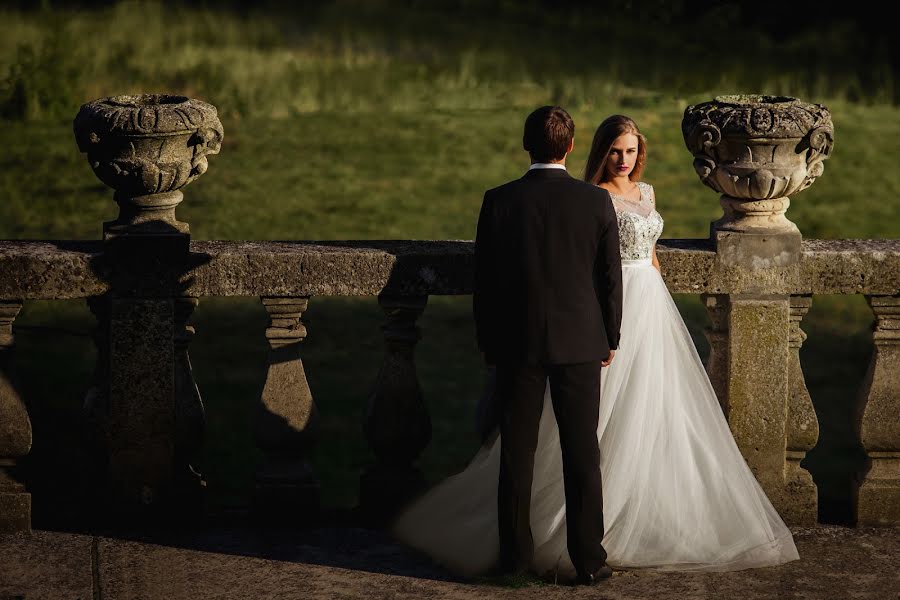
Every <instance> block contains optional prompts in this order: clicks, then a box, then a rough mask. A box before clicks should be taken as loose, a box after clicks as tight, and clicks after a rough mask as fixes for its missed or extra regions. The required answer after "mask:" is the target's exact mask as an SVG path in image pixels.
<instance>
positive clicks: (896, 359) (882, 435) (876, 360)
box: [858, 296, 900, 526]
mask: <svg viewBox="0 0 900 600" xmlns="http://www.w3.org/2000/svg"><path fill="white" fill-rule="evenodd" d="M866 300H867V301H868V302H869V306H870V307H871V308H872V311H873V312H874V313H875V324H874V327H873V329H874V332H873V335H872V338H873V341H874V343H875V347H874V349H873V352H872V360H871V362H870V363H869V370H868V372H867V373H866V378H865V380H864V383H863V386H862V389H861V392H860V393H861V398H860V400H861V402H860V405H861V406H862V407H863V414H862V419H861V424H860V439H861V441H862V444H863V447H864V448H865V450H866V455H867V456H868V458H869V461H870V467H869V471H868V473H867V474H866V475H865V479H864V480H863V483H862V486H861V487H860V488H859V503H858V511H859V512H858V524H859V525H861V526H897V525H900V296H866Z"/></svg>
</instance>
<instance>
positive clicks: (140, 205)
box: [73, 94, 223, 236]
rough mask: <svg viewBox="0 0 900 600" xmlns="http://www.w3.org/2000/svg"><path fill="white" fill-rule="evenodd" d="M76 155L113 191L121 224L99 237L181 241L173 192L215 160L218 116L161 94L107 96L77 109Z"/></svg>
mask: <svg viewBox="0 0 900 600" xmlns="http://www.w3.org/2000/svg"><path fill="white" fill-rule="evenodd" d="M73 127H74V130H75V140H76V142H77V143H78V148H79V150H81V151H82V152H84V153H86V154H87V158H88V162H89V163H90V165H91V168H92V169H93V170H94V174H95V175H97V177H98V178H99V179H100V180H101V181H102V182H103V183H105V184H106V185H108V186H110V187H111V188H113V189H114V190H116V194H115V199H116V202H117V203H118V204H119V217H118V219H116V220H115V221H111V222H108V223H105V224H104V235H106V236H111V235H117V234H120V233H126V232H127V233H155V234H157V235H158V234H167V233H182V234H186V233H187V232H188V226H187V224H186V223H182V222H180V221H178V220H176V219H175V207H176V206H177V205H178V204H179V203H180V202H181V200H182V198H183V195H182V193H181V192H180V191H179V190H180V188H182V187H184V186H185V185H187V184H188V183H190V182H191V181H193V180H194V179H196V178H197V177H199V176H200V175H202V174H203V173H205V172H206V169H207V167H208V164H207V156H208V155H210V154H218V152H219V149H220V147H221V144H222V136H223V129H222V123H221V122H220V121H219V117H218V114H217V112H216V108H215V107H214V106H212V105H211V104H207V103H206V102H202V101H200V100H194V99H189V98H186V97H184V96H171V95H165V94H143V95H138V96H113V97H110V98H101V99H99V100H94V101H93V102H89V103H87V104H84V105H82V107H81V110H79V111H78V115H77V116H76V117H75V120H74V122H73Z"/></svg>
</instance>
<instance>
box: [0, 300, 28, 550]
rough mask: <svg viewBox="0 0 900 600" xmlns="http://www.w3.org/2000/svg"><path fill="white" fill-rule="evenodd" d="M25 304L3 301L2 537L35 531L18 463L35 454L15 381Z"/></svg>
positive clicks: (0, 367)
mask: <svg viewBox="0 0 900 600" xmlns="http://www.w3.org/2000/svg"><path fill="white" fill-rule="evenodd" d="M21 308H22V303H21V302H18V301H10V300H3V301H0V534H2V533H18V532H30V531H31V494H29V493H28V492H26V491H25V486H24V485H23V484H22V482H21V481H20V480H19V478H18V475H17V473H16V461H17V460H18V459H20V458H22V457H23V456H26V455H27V454H28V452H29V451H30V450H31V420H30V419H29V418H28V410H27V409H26V408H25V405H24V404H23V403H22V399H21V398H20V397H19V394H18V392H17V391H16V388H15V386H14V385H13V382H12V377H11V374H10V373H11V364H10V363H11V354H12V349H13V341H14V340H13V334H12V324H13V321H14V320H15V318H16V316H17V315H18V314H19V310H21Z"/></svg>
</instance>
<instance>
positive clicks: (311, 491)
mask: <svg viewBox="0 0 900 600" xmlns="http://www.w3.org/2000/svg"><path fill="white" fill-rule="evenodd" d="M262 302H263V306H265V308H266V311H267V312H268V313H269V327H268V328H266V339H267V340H268V342H269V347H270V350H269V367H268V371H267V373H266V381H265V384H264V385H263V390H262V397H261V399H260V409H259V414H258V418H257V422H256V443H257V446H259V448H260V449H261V450H262V451H263V452H264V453H265V461H264V463H263V465H262V467H261V468H260V469H259V470H258V471H257V473H256V491H255V498H254V513H255V514H256V516H257V518H258V519H259V520H262V521H265V522H270V523H277V524H279V525H284V524H306V523H310V522H312V521H314V520H315V518H316V516H317V515H318V511H319V481H318V479H317V478H316V475H315V473H314V471H313V468H312V465H311V463H310V453H311V451H312V449H313V447H314V445H315V437H316V424H317V421H318V417H317V411H316V404H315V402H314V401H313V397H312V392H311V391H310V389H309V383H307V381H306V372H305V371H304V369H303V361H302V360H301V358H300V345H301V343H302V342H303V340H304V339H306V327H305V326H304V324H303V321H302V320H301V316H302V315H303V313H304V312H305V311H306V309H307V306H308V303H309V298H263V299H262Z"/></svg>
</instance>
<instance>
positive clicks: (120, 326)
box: [107, 298, 175, 510]
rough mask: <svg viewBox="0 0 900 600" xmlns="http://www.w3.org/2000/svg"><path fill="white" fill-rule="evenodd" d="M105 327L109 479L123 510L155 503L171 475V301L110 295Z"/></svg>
mask: <svg viewBox="0 0 900 600" xmlns="http://www.w3.org/2000/svg"><path fill="white" fill-rule="evenodd" d="M109 331H110V369H109V411H110V416H109V429H108V432H107V434H108V447H109V477H110V483H111V485H112V490H113V493H114V495H115V496H116V500H117V501H118V503H119V504H120V506H121V507H122V508H124V509H126V510H128V509H131V508H136V507H141V506H158V505H159V504H160V502H161V501H162V500H164V499H165V496H166V494H167V493H168V492H169V491H170V486H171V483H172V479H173V475H174V455H175V376H174V373H175V352H174V335H175V324H174V308H173V302H172V300H171V299H169V300H157V299H137V298H113V299H112V304H111V310H110V328H109Z"/></svg>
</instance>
